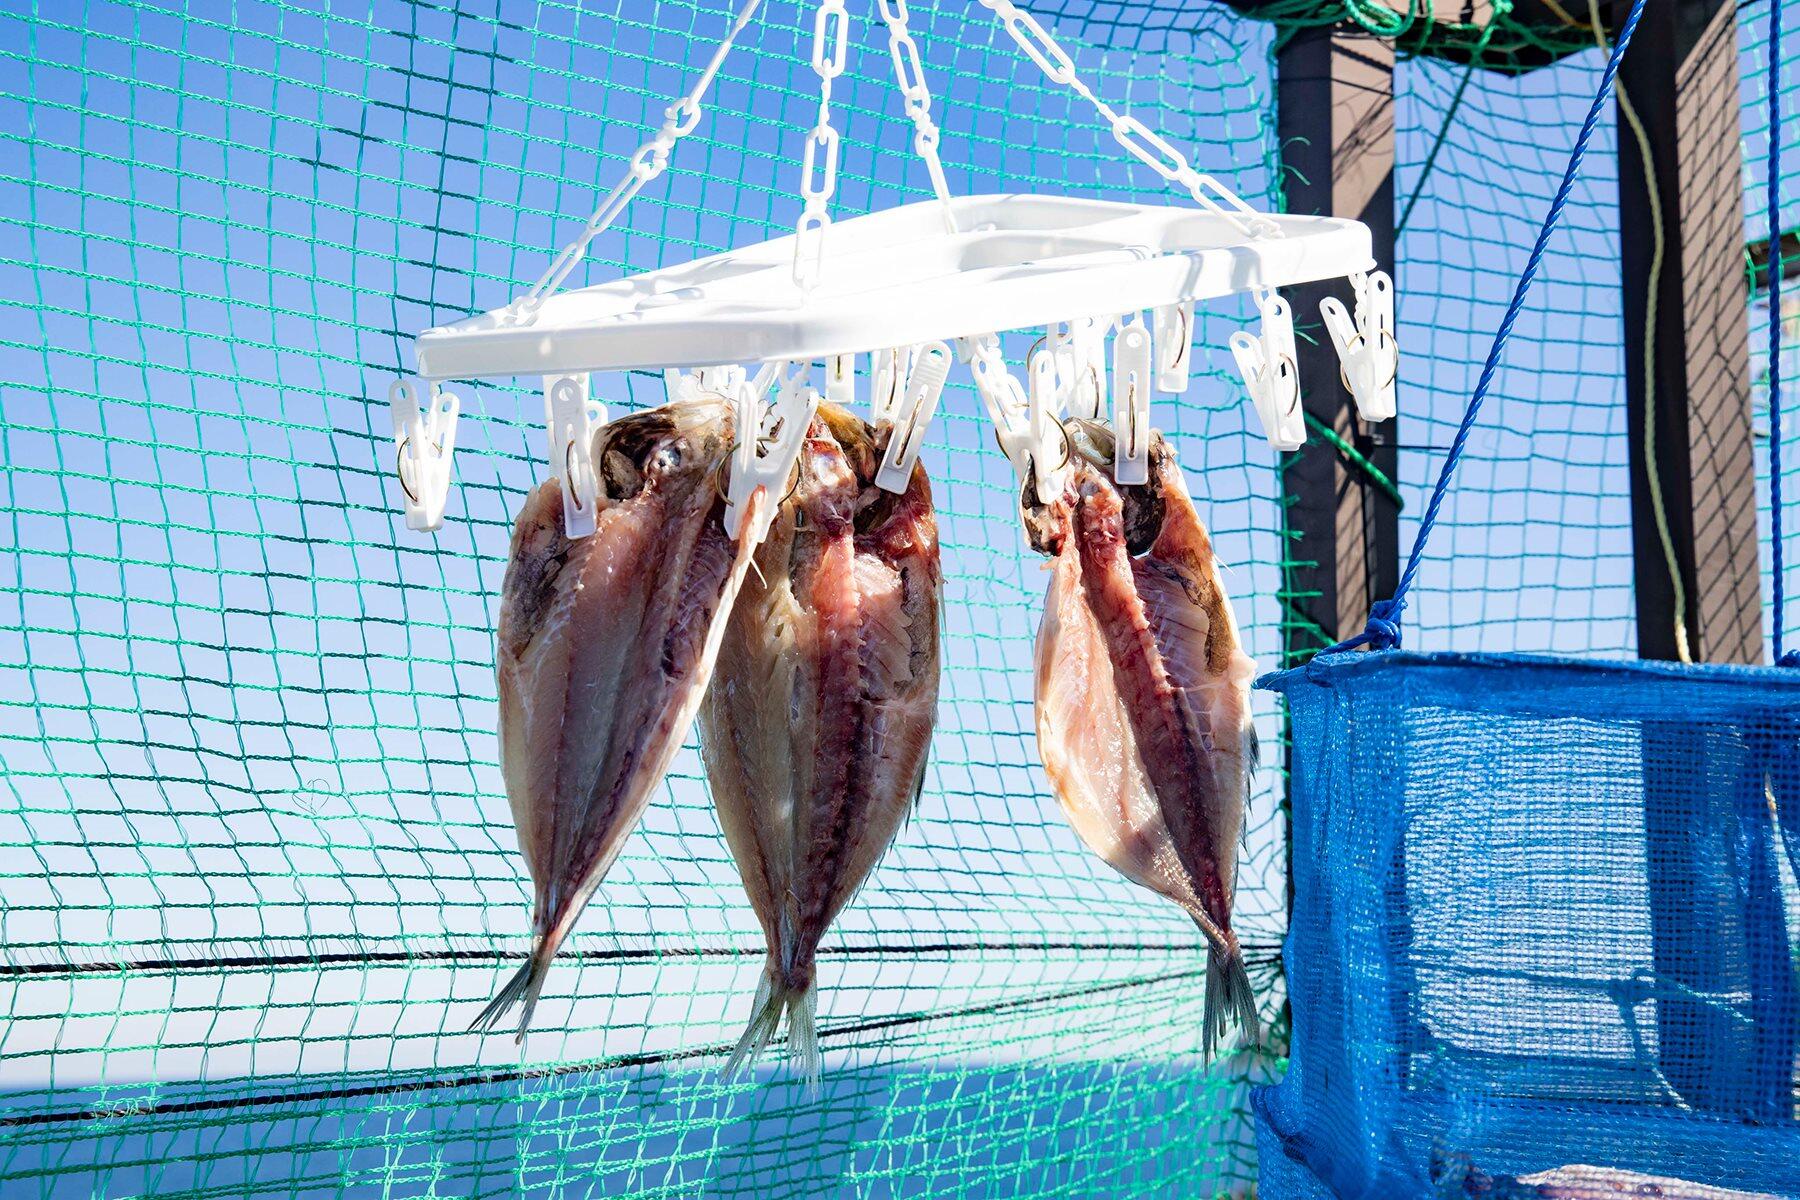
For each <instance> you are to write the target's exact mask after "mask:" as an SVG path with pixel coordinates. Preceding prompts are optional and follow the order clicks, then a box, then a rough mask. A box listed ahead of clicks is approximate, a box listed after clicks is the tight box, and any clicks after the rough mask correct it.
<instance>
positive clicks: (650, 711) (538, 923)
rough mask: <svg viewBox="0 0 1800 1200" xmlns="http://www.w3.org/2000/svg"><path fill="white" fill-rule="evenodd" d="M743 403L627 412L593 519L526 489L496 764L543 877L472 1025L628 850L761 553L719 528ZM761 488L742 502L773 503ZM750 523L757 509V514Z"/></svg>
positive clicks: (511, 999)
mask: <svg viewBox="0 0 1800 1200" xmlns="http://www.w3.org/2000/svg"><path fill="white" fill-rule="evenodd" d="M730 447H731V408H730V405H729V404H727V403H726V402H725V400H724V399H723V398H721V397H716V396H702V397H697V398H695V399H692V400H687V401H682V402H680V403H677V404H671V405H666V406H664V407H662V408H657V409H651V410H648V411H646V412H642V413H635V414H632V415H631V416H627V417H624V418H621V419H620V420H618V421H615V422H613V423H612V424H610V425H607V426H605V427H604V428H602V429H601V430H599V431H598V432H597V434H596V435H595V438H594V442H593V445H592V448H591V453H592V454H593V456H594V459H595V461H596V464H597V465H598V466H599V469H600V475H601V480H602V488H601V494H600V496H599V498H598V500H597V507H598V511H597V512H596V514H595V529H594V532H593V533H592V534H590V535H589V536H588V537H585V538H579V539H571V538H569V537H567V536H566V535H565V533H564V527H563V501H562V491H561V487H560V485H559V484H558V482H557V481H556V480H554V479H553V480H549V481H547V482H546V483H544V484H542V485H541V486H539V487H538V488H537V489H536V490H535V491H534V492H532V494H531V495H530V496H528V497H527V498H526V501H525V504H524V506H523V508H522V509H521V510H520V513H519V516H518V519H517V521H516V522H515V524H514V527H513V542H512V554H511V559H510V561H509V562H508V565H507V571H506V577H505V581H504V583H503V584H502V587H501V605H500V620H499V631H498V636H497V638H496V649H495V672H496V675H497V678H498V682H499V699H500V765H501V774H502V775H503V777H504V778H505V781H506V791H507V798H508V800H509V801H510V803H511V805H512V811H513V823H514V825H515V827H516V828H517V830H518V834H519V849H520V851H521V852H522V853H523V854H524V856H525V861H526V865H527V867H528V868H529V869H530V873H531V879H532V885H533V893H534V904H533V917H532V927H533V934H534V943H533V948H532V952H531V955H530V957H529V958H528V959H527V961H526V963H525V965H524V966H523V967H521V968H520V970H519V972H518V974H517V975H516V976H514V977H513V979H512V980H511V981H509V982H508V983H507V984H506V985H505V986H504V987H502V989H501V990H500V992H499V994H497V995H496V996H495V997H494V999H493V1001H492V1003H490V1004H489V1005H488V1006H487V1008H486V1009H484V1010H483V1011H482V1013H481V1015H480V1016H479V1017H477V1018H476V1020H475V1024H474V1027H475V1028H480V1029H483V1030H491V1029H492V1028H493V1027H494V1026H495V1025H496V1024H497V1023H498V1022H499V1020H500V1018H501V1017H502V1016H503V1015H504V1014H505V1013H506V1011H507V1010H508V1009H510V1008H511V1007H512V1005H513V1004H515V1003H517V1002H520V1001H523V1004H524V1007H523V1011H522V1012H521V1014H520V1020H519V1033H518V1036H519V1038H520V1039H521V1040H522V1039H523V1038H524V1035H525V1030H526V1027H527V1026H528V1025H529V1024H530V1021H531V1015H532V1011H533V1009H534V1007H535V1005H536V1002H537V997H538V994H539V992H540V991H541V989H542V987H543V984H544V978H545V976H546V974H547V973H548V971H549V969H550V966H551V963H552V961H553V960H554V958H555V956H556V951H557V948H558V947H559V946H560V945H561V944H562V942H563V940H564V939H565V938H566V937H567V936H568V934H569V931H570V929H571V928H572V927H573V925H574V922H575V920H576V918H577V917H578V916H579V915H580V913H581V911H582V909H583V908H584V907H585V906H586V904H587V902H588V899H589V898H590V897H591V896H592V894H593V892H594V889H595V888H596V887H598V886H599V884H600V882H601V880H602V879H604V878H605V876H606V873H607V871H608V869H610V868H611V866H612V864H613V861H614V860H615V859H616V858H617V857H618V855H619V851H620V849H621V848H622V847H623V845H624V842H625V839H626V837H627V836H628V835H629V834H630V832H631V830H632V829H633V828H634V827H635V826H636V824H637V821H638V818H639V817H640V816H641V815H642V813H643V811H644V808H645V806H646V805H647V804H648V803H649V800H650V796H651V795H652V793H653V792H654V791H655V789H656V787H657V786H658V784H660V783H661V781H662V778H663V775H664V774H665V773H666V772H667V770H668V766H669V762H670V760H671V759H672V758H673V757H674V755H675V753H676V751H678V750H679V749H680V747H681V743H682V739H683V738H684V737H685V735H686V733H687V730H688V727H689V726H690V725H691V723H692V722H693V718H694V713H695V710H696V709H697V708H698V706H699V703H700V698H701V695H702V694H703V693H704V691H705V689H706V685H707V682H708V680H709V679H710V677H711V672H712V664H713V661H714V659H715V657H716V655H717V650H718V644H719V640H720V638H721V637H722V636H723V633H724V620H723V618H724V616H725V614H726V613H727V612H729V610H730V608H731V604H732V601H733V600H734V599H735V597H736V595H737V591H738V588H739V587H740V586H741V584H742V582H743V579H744V576H745V574H746V573H747V571H748V569H749V566H750V563H751V558H752V552H753V549H754V547H752V546H749V545H741V544H734V543H733V541H732V539H731V538H730V536H729V535H728V534H727V533H726V530H725V527H724V521H723V517H724V501H723V500H722V499H721V498H720V495H719V488H718V486H717V480H716V475H717V472H718V471H719V469H720V467H721V465H722V464H723V463H724V461H725V459H726V456H727V455H728V454H729V452H730ZM764 503H766V497H765V495H764V493H763V492H762V490H761V489H758V491H757V492H756V493H755V494H754V495H753V496H752V497H751V500H750V502H749V503H748V504H747V505H746V506H745V510H746V513H748V514H753V513H754V512H756V511H760V508H761V506H762V505H763V504H764ZM745 519H746V520H747V519H749V517H748V516H746V518H745Z"/></svg>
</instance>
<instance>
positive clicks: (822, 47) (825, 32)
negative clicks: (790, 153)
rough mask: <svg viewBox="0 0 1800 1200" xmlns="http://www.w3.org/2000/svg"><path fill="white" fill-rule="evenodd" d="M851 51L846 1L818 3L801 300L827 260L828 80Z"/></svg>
mask: <svg viewBox="0 0 1800 1200" xmlns="http://www.w3.org/2000/svg"><path fill="white" fill-rule="evenodd" d="M849 52H850V14H849V13H848V12H846V11H845V10H844V0H819V8H818V11H817V12H816V13H815V14H814V16H813V47H812V67H813V72H814V73H815V74H816V75H818V77H819V120H818V123H817V124H815V125H814V126H813V127H812V129H811V130H809V131H808V132H807V135H806V150H805V153H804V155H803V156H802V160H801V164H800V197H801V199H802V200H803V201H804V207H803V208H802V210H801V212H800V219H799V221H797V222H795V224H794V285H795V286H796V287H798V288H799V289H800V294H801V295H803V296H804V295H807V294H808V293H810V292H811V291H812V290H813V288H814V287H816V286H818V282H819V273H820V270H821V269H822V266H823V262H824V258H825V231H826V230H828V229H830V228H831V212H830V207H831V197H832V194H833V193H835V192H836V191H837V160H838V132H837V130H836V129H833V128H832V127H831V81H832V80H834V79H836V78H837V77H838V76H839V75H842V74H843V73H844V61H845V58H846V56H847V55H848V54H849Z"/></svg>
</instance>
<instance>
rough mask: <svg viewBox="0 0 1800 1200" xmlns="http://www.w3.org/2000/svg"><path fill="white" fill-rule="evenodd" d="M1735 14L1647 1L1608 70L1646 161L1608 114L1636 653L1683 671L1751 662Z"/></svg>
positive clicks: (1753, 604)
mask: <svg viewBox="0 0 1800 1200" xmlns="http://www.w3.org/2000/svg"><path fill="white" fill-rule="evenodd" d="M1628 7H1629V5H1620V6H1619V7H1618V9H1616V10H1615V16H1616V18H1618V19H1622V18H1623V16H1624V13H1623V11H1622V10H1623V9H1624V8H1628ZM1734 17H1735V12H1734V7H1733V6H1732V5H1729V4H1724V3H1721V2H1720V0H1651V3H1650V4H1649V6H1648V8H1647V9H1646V10H1645V12H1644V18H1643V28H1642V31H1641V32H1642V34H1643V36H1642V38H1641V39H1639V40H1636V41H1634V42H1633V43H1632V47H1631V53H1630V54H1627V55H1626V56H1625V61H1624V63H1623V64H1622V66H1621V68H1620V71H1619V84H1620V93H1621V95H1622V96H1623V97H1625V99H1626V100H1627V101H1629V103H1630V104H1631V106H1632V107H1633V108H1634V109H1635V110H1636V112H1637V115H1638V117H1639V119H1640V120H1641V121H1642V123H1643V125H1644V129H1645V132H1646V133H1647V134H1648V137H1649V142H1650V158H1651V162H1650V163H1649V164H1648V165H1647V164H1646V163H1645V161H1644V156H1643V153H1642V152H1641V150H1640V149H1639V145H1638V140H1637V137H1636V136H1635V135H1634V133H1633V132H1632V130H1631V127H1630V125H1629V123H1628V122H1627V121H1626V120H1625V118H1624V114H1623V112H1621V116H1620V122H1619V241H1620V247H1621V250H1622V255H1623V268H1624V280H1623V282H1624V301H1625V304H1624V315H1625V385H1626V414H1627V425H1628V430H1629V443H1630V459H1631V461H1630V471H1631V498H1632V549H1633V558H1634V561H1635V564H1636V571H1635V574H1636V589H1637V617H1638V650H1639V652H1640V653H1641V654H1643V656H1644V657H1646V658H1661V659H1675V658H1679V657H1681V650H1682V649H1683V648H1685V650H1686V652H1687V657H1689V658H1691V659H1692V660H1693V661H1695V662H1739V663H1754V662H1760V661H1762V599H1761V596H1762V591H1761V584H1760V579H1759V576H1758V571H1759V567H1758V562H1757V546H1756V482H1755V480H1756V473H1755V471H1754V469H1753V464H1754V458H1753V457H1752V449H1751V447H1752V443H1751V435H1750V358H1749V345H1750V340H1749V339H1750V335H1749V316H1748V306H1747V305H1746V302H1745V279H1744V249H1743V243H1744V202H1743V194H1742V184H1741V180H1740V166H1739V156H1740V154H1741V152H1742V151H1741V149H1740V146H1741V143H1740V141H1739V133H1738V108H1739V99H1738V73H1737V40H1736V39H1737V29H1736V24H1735V19H1734ZM1652 182H1654V186H1655V196H1656V199H1657V201H1658V205H1659V207H1660V209H1661V216H1662V220H1661V222H1660V232H1661V237H1660V254H1659V238H1658V228H1657V222H1655V221H1654V220H1653V217H1652V210H1651V206H1650V204H1649V203H1648V200H1649V197H1650V195H1651V192H1650V186H1651V183H1652ZM1652 302H1654V304H1655V312H1654V319H1653V320H1648V321H1647V318H1649V317H1650V315H1651V314H1650V305H1651V303H1652ZM1646 349H1648V351H1649V353H1650V357H1651V358H1652V360H1653V361H1652V364H1651V372H1650V375H1649V376H1648V377H1646V375H1645V356H1646ZM1647 421H1648V422H1649V424H1646V422H1647ZM1647 435H1649V436H1647ZM1659 509H1660V510H1661V515H1660V516H1659V514H1658V510H1659ZM1665 528H1666V531H1667V532H1666V536H1665V533H1664V530H1665Z"/></svg>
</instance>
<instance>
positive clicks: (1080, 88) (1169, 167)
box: [981, 0, 1281, 237]
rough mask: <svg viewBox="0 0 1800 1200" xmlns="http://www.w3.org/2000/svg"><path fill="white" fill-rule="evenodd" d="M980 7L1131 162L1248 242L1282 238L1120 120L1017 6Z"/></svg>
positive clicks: (990, 3) (991, 0)
mask: <svg viewBox="0 0 1800 1200" xmlns="http://www.w3.org/2000/svg"><path fill="white" fill-rule="evenodd" d="M981 6H982V7H983V8H985V9H987V10H989V11H990V12H992V13H993V14H994V15H995V16H996V17H998V18H999V19H1000V21H1001V23H1002V24H1003V25H1004V26H1005V28H1006V32H1007V33H1008V35H1010V36H1011V37H1012V40H1013V41H1015V42H1017V43H1018V44H1019V49H1021V50H1023V51H1025V54H1026V56H1027V57H1029V58H1030V59H1031V61H1032V62H1034V63H1036V64H1037V65H1038V69H1039V70H1041V71H1042V72H1043V73H1044V76H1045V78H1047V79H1049V80H1050V82H1052V83H1057V84H1061V85H1062V86H1063V87H1066V88H1068V89H1070V90H1071V91H1073V92H1075V93H1076V94H1077V95H1079V96H1080V97H1081V98H1082V99H1084V100H1086V101H1087V102H1088V103H1089V104H1091V105H1093V106H1094V111H1095V112H1097V113H1099V114H1100V116H1101V118H1102V119H1103V120H1104V121H1105V122H1106V123H1107V126H1108V127H1109V128H1110V129H1111V130H1112V135H1113V140H1115V141H1117V142H1118V143H1119V145H1121V146H1123V147H1124V148H1125V149H1126V150H1127V151H1129V152H1130V153H1131V155H1132V157H1133V158H1136V159H1137V160H1138V161H1139V162H1141V163H1143V164H1144V165H1145V166H1147V167H1149V168H1150V169H1151V170H1153V171H1155V172H1156V173H1157V174H1158V175H1161V176H1162V177H1163V178H1164V179H1166V180H1167V181H1169V182H1170V183H1172V184H1174V185H1175V186H1177V187H1181V188H1186V189H1187V193H1188V195H1189V196H1191V197H1193V200H1194V203H1196V204H1198V205H1200V206H1201V207H1202V208H1204V209H1206V210H1208V211H1209V212H1212V213H1214V214H1216V215H1218V216H1221V217H1224V218H1225V219H1226V220H1227V221H1230V222H1231V223H1232V225H1234V226H1235V227H1236V228H1237V229H1238V231H1239V232H1240V233H1243V234H1246V235H1247V236H1250V237H1279V236H1281V229H1280V227H1279V226H1278V225H1276V224H1275V222H1273V221H1271V220H1269V218H1268V217H1267V216H1265V215H1264V214H1262V213H1259V212H1257V211H1256V210H1255V209H1254V208H1251V207H1250V206H1249V205H1248V204H1245V203H1244V201H1243V200H1242V199H1240V198H1239V197H1238V195H1237V193H1236V192H1233V191H1232V190H1231V189H1230V188H1228V187H1226V186H1225V185H1224V184H1222V183H1220V182H1219V181H1218V180H1216V179H1214V178H1213V177H1212V176H1211V175H1203V174H1201V173H1200V172H1198V171H1196V170H1194V168H1193V167H1191V166H1190V165H1188V161H1187V159H1186V158H1185V157H1184V156H1183V155H1182V153H1181V151H1179V150H1177V149H1176V148H1175V147H1173V146H1171V145H1169V143H1168V142H1166V141H1164V140H1163V139H1162V138H1161V137H1158V136H1157V135H1156V134H1155V133H1154V132H1152V131H1151V130H1150V128H1149V127H1148V126H1146V125H1145V124H1144V123H1143V122H1142V121H1140V120H1138V119H1137V118H1136V117H1134V116H1131V115H1129V114H1121V113H1119V112H1118V111H1117V110H1116V109H1114V108H1113V107H1112V105H1110V104H1108V103H1107V102H1106V101H1104V100H1102V99H1101V98H1100V97H1098V96H1096V95H1095V94H1094V92H1093V89H1092V88H1090V87H1088V85H1087V84H1086V83H1084V82H1082V80H1081V79H1080V77H1078V76H1077V75H1076V74H1075V62H1074V60H1073V59H1071V58H1070V57H1069V55H1068V52H1067V51H1065V50H1064V49H1063V48H1062V46H1060V45H1059V44H1057V41H1056V39H1055V38H1053V37H1051V36H1050V32H1049V30H1047V29H1045V28H1044V27H1043V26H1042V25H1040V24H1038V22H1037V18H1036V17H1033V16H1032V15H1031V14H1030V13H1028V12H1026V11H1025V10H1024V9H1022V8H1020V7H1019V6H1018V5H1016V4H1014V3H1013V2H1012V0H981Z"/></svg>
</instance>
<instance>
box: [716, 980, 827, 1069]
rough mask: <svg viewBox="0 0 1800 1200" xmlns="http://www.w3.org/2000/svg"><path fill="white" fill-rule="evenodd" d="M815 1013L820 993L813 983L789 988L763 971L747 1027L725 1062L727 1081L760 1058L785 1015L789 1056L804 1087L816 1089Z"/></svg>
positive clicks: (816, 1018) (817, 1027) (817, 1067)
mask: <svg viewBox="0 0 1800 1200" xmlns="http://www.w3.org/2000/svg"><path fill="white" fill-rule="evenodd" d="M818 1010H819V994H818V992H817V991H815V990H814V988H813V986H812V984H810V983H808V984H806V985H805V986H804V987H798V988H795V987H789V986H787V985H786V984H783V983H781V982H779V981H778V980H777V979H776V977H775V974H774V973H773V972H771V971H765V972H763V977H762V982H761V983H759V984H758V985H757V988H756V999H755V1001H753V1002H752V1004H751V1006H750V1024H749V1025H748V1026H746V1027H745V1029H744V1034H743V1036H742V1037H740V1038H738V1042H737V1045H736V1046H735V1047H734V1048H733V1049H732V1051H731V1057H730V1058H729V1059H727V1060H726V1062H725V1074H726V1076H727V1078H735V1077H737V1076H738V1075H740V1074H742V1073H743V1072H744V1071H745V1070H747V1069H748V1068H749V1067H750V1066H752V1065H753V1064H755V1063H756V1061H757V1060H758V1059H760V1058H761V1057H762V1055H763V1051H765V1050H767V1049H768V1048H769V1043H770V1042H771V1041H773V1040H774V1039H775V1034H776V1033H777V1032H778V1031H779V1030H780V1028H781V1016H782V1013H784V1012H785V1013H786V1014H787V1026H788V1053H789V1054H790V1055H791V1056H792V1057H793V1058H795V1059H797V1060H799V1064H800V1073H801V1074H802V1075H804V1076H805V1077H806V1081H807V1085H808V1086H809V1087H811V1088H813V1089H815V1090H816V1089H817V1088H818V1086H819V1066H820V1055H819V1024H818Z"/></svg>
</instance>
